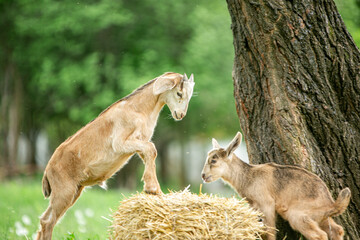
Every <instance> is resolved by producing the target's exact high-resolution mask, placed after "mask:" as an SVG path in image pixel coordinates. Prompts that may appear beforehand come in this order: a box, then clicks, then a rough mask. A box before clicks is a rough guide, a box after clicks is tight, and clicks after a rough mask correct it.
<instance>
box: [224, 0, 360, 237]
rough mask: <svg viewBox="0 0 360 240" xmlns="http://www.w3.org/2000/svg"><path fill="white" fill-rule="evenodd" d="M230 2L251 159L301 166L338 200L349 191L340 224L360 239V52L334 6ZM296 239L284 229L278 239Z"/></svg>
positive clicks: (274, 0) (321, 1)
mask: <svg viewBox="0 0 360 240" xmlns="http://www.w3.org/2000/svg"><path fill="white" fill-rule="evenodd" d="M227 3H228V9H229V12H230V16H231V20H232V25H231V28H232V31H233V36H234V48H235V59H234V69H233V80H234V95H235V99H236V109H237V113H238V116H239V119H240V125H241V128H242V130H243V133H244V135H245V140H246V144H247V148H248V153H249V158H250V162H252V163H264V162H277V163H280V164H297V165H301V166H303V167H305V168H306V169H308V170H310V171H312V172H314V173H315V174H317V175H318V176H319V177H320V178H321V179H323V180H324V182H325V183H326V184H327V186H328V187H329V189H330V191H331V193H332V194H333V197H334V198H337V196H338V193H339V191H340V190H341V189H343V188H345V187H349V188H350V189H351V192H352V198H351V202H350V205H349V207H348V209H347V211H346V212H345V213H344V214H342V215H341V216H340V217H337V218H336V219H335V220H336V221H337V222H338V223H339V224H341V225H342V226H343V227H344V229H345V232H346V233H345V234H346V236H345V239H360V235H359V234H360V214H359V209H360V167H359V166H360V165H359V163H360V159H359V158H360V73H359V71H360V52H359V49H358V48H357V47H356V45H355V43H354V41H353V39H352V37H351V36H350V34H349V33H348V31H347V30H346V27H345V25H344V23H343V21H342V19H341V17H340V14H339V13H338V11H337V8H336V6H335V4H334V2H333V1H332V0H306V1H303V0H292V1H290V0H289V1H286V0H227ZM293 234H294V232H292V231H291V229H290V228H289V227H285V228H284V227H282V229H280V234H279V235H278V239H280V238H281V237H283V236H284V235H287V236H288V238H287V239H296V238H294V237H289V236H294V235H293ZM281 239H282V238H281ZM297 239H298V238H297Z"/></svg>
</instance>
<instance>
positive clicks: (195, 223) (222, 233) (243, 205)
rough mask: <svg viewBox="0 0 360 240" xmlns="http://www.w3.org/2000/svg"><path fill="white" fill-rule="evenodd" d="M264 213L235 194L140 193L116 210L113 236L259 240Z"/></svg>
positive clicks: (118, 237) (112, 229) (111, 235)
mask: <svg viewBox="0 0 360 240" xmlns="http://www.w3.org/2000/svg"><path fill="white" fill-rule="evenodd" d="M261 216H262V215H261V214H260V213H259V212H257V211H255V210H253V209H252V208H250V207H249V205H248V203H247V202H246V201H245V200H239V199H236V198H235V197H232V198H222V197H217V196H212V195H207V194H199V195H197V194H192V193H190V192H189V191H187V190H184V191H182V192H170V193H169V194H165V195H162V196H155V195H148V194H144V193H138V194H135V195H133V196H132V197H130V198H128V199H125V200H123V201H122V202H121V204H120V206H119V209H118V210H117V211H116V212H114V213H113V223H112V226H111V227H110V239H121V240H123V239H259V238H260V234H263V233H264V232H265V227H264V225H263V224H262V223H261V222H260V221H259V218H260V217H261Z"/></svg>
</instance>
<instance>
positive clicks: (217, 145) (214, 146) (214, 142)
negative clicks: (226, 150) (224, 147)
mask: <svg viewBox="0 0 360 240" xmlns="http://www.w3.org/2000/svg"><path fill="white" fill-rule="evenodd" d="M212 145H213V148H220V145H219V143H218V142H217V141H216V139H215V138H213V139H212Z"/></svg>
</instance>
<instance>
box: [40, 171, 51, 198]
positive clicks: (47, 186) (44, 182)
mask: <svg viewBox="0 0 360 240" xmlns="http://www.w3.org/2000/svg"><path fill="white" fill-rule="evenodd" d="M42 190H43V194H44V196H45V198H48V197H49V196H50V194H51V186H50V183H49V179H48V177H47V174H46V172H45V173H44V176H43V179H42Z"/></svg>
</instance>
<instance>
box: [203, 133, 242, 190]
mask: <svg viewBox="0 0 360 240" xmlns="http://www.w3.org/2000/svg"><path fill="white" fill-rule="evenodd" d="M241 137H242V135H241V133H240V132H238V133H237V134H236V136H235V138H234V139H233V140H232V141H231V142H230V144H229V145H228V146H227V148H226V149H224V148H222V147H220V145H219V143H218V142H217V141H216V139H215V138H213V139H212V144H213V149H212V150H210V151H209V152H208V155H207V158H206V161H205V165H204V168H203V170H202V173H201V177H202V179H203V181H204V182H205V183H209V182H213V181H216V180H218V179H219V178H222V177H223V176H224V175H225V174H226V173H227V172H228V171H229V169H230V168H231V157H230V156H231V154H232V153H233V152H234V151H235V149H236V148H237V147H238V146H239V145H240V143H241Z"/></svg>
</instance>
